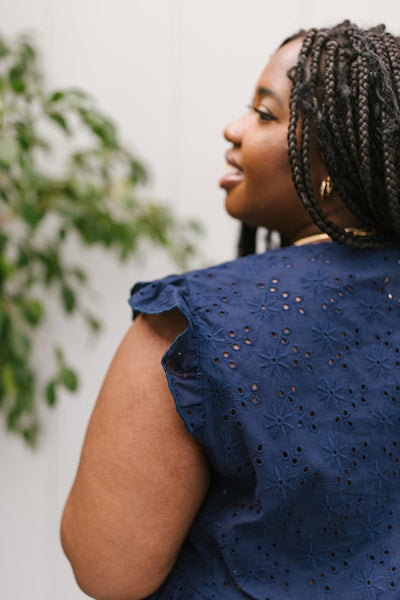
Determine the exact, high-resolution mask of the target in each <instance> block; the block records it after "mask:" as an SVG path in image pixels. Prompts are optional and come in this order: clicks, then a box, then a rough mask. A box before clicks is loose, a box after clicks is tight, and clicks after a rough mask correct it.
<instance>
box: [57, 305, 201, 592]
mask: <svg viewBox="0 0 400 600" xmlns="http://www.w3.org/2000/svg"><path fill="white" fill-rule="evenodd" d="M185 328H186V321H185V319H184V318H183V317H182V315H181V314H180V313H179V312H178V311H172V312H170V313H166V314H162V315H152V316H145V315H140V316H139V317H138V318H137V319H136V321H135V322H134V324H133V325H132V327H131V329H130V330H129V331H128V333H127V335H126V336H125V338H124V340H123V341H122V343H121V346H120V348H119V350H118V351H117V354H116V356H115V358H114V360H113V362H112V364H111V366H110V369H109V371H108V373H107V376H106V378H105V381H104V384H103V387H102V389H101V392H100V395H99V398H98V400H97V403H96V406H95V408H94V411H93V414H92V417H91V420H90V423H89V426H88V430H87V434H86V438H85V442H84V446H83V450H82V456H81V461H80V465H79V468H78V473H77V476H76V479H75V482H74V484H73V487H72V490H71V493H70V495H69V498H68V500H67V504H66V506H65V509H64V515H63V519H62V525H61V539H62V544H63V547H64V551H65V553H66V555H67V556H68V558H69V560H70V561H71V564H72V568H73V570H74V574H75V577H76V579H77V581H78V584H79V585H80V587H81V588H82V589H83V591H85V592H86V593H87V594H88V595H90V596H93V597H94V598H97V599H98V600H139V599H141V598H144V597H146V596H148V595H149V594H151V593H152V592H154V591H155V590H156V589H157V588H158V587H159V586H160V585H161V583H162V582H163V581H164V579H165V578H166V576H167V575H168V573H169V572H170V570H171V568H172V566H173V565H174V562H175V560H176V558H177V555H178V552H179V549H180V546H181V545H182V542H183V540H184V538H185V536H186V534H187V531H188V529H189V527H190V525H191V523H192V521H193V518H194V516H195V515H196V512H197V511H198V509H199V507H200V505H201V503H202V501H203V499H204V496H205V493H206V491H207V487H208V484H209V469H208V465H207V462H206V459H205V457H204V454H203V450H202V448H201V446H200V444H199V443H198V442H197V441H196V440H195V438H194V437H193V436H192V435H191V434H190V433H188V432H187V430H186V429H185V427H184V425H183V423H182V421H181V418H180V417H179V415H178V414H177V412H176V409H175V406H174V400H173V398H172V395H171V393H170V391H169V389H168V385H167V381H166V377H165V373H164V370H163V368H162V366H161V358H162V355H163V354H164V352H165V351H166V349H167V348H168V347H169V346H170V344H171V342H172V341H173V340H174V339H175V338H176V336H177V335H178V334H179V333H180V332H181V331H183V330H184V329H185Z"/></svg>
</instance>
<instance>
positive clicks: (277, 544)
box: [130, 243, 400, 600]
mask: <svg viewBox="0 0 400 600" xmlns="http://www.w3.org/2000/svg"><path fill="white" fill-rule="evenodd" d="M130 304H131V306H132V308H133V310H134V316H136V315H137V314H138V313H139V312H144V313H161V312H163V311H166V310H170V309H172V308H173V307H178V308H179V310H180V311H181V312H182V313H183V315H184V316H185V317H186V319H187V322H188V327H187V329H186V331H184V332H183V333H182V334H181V335H180V336H179V337H178V338H177V339H176V340H175V342H174V343H173V344H172V346H171V347H170V348H169V350H168V351H167V352H166V354H165V356H164V358H163V365H164V369H165V372H166V376H167V378H168V383H169V387H170V390H171V392H172V394H173V396H174V398H175V402H176V408H177V411H178V412H179V414H180V416H181V417H182V419H183V422H184V424H185V426H186V427H187V429H188V430H189V431H190V432H192V433H193V435H194V436H196V438H197V439H198V440H199V441H200V442H201V443H202V444H203V446H204V448H205V451H206V454H207V457H208V460H209V463H210V466H211V469H212V483H211V486H210V489H209V492H208V495H207V497H206V500H205V502H204V504H203V506H202V508H201V509H200V511H199V513H198V514H197V516H196V518H195V520H194V523H193V525H192V527H191V529H190V532H189V534H188V536H187V539H186V541H185V542H184V545H183V547H182V549H181V553H180V556H179V558H178V560H177V562H176V564H175V566H174V568H173V570H172V572H171V574H170V575H169V577H168V579H167V580H166V582H165V583H164V584H163V585H162V586H161V588H160V589H159V590H158V591H157V592H155V593H154V594H152V595H151V596H150V598H151V599H154V600H156V599H157V600H178V599H179V600H210V599H217V600H225V599H226V600H239V599H240V600H243V599H244V598H247V599H248V598H251V599H254V600H282V599H288V600H311V599H312V600H317V599H322V598H323V599H325V598H327V597H331V598H332V599H335V600H337V599H339V598H343V599H344V598H345V599H346V600H356V599H357V600H374V599H382V600H387V599H393V600H398V599H399V598H400V477H399V461H400V250H399V249H398V248H383V249H368V250H360V249H355V248H347V247H345V246H340V245H338V244H336V243H320V244H314V245H308V246H301V247H289V248H282V249H278V250H275V251H270V252H267V253H265V254H260V255H252V256H248V257H246V258H242V259H238V260H235V261H233V262H230V263H226V264H222V265H219V266H216V267H212V268H209V269H203V270H197V271H193V272H190V273H187V274H184V275H177V276H170V277H166V278H165V279H161V280H158V281H154V282H151V283H139V284H137V285H135V287H134V288H133V290H132V296H131V299H130Z"/></svg>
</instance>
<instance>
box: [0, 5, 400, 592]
mask: <svg viewBox="0 0 400 600" xmlns="http://www.w3.org/2000/svg"><path fill="white" fill-rule="evenodd" d="M396 6H397V8H396ZM0 9H1V20H0V31H1V32H2V33H5V34H12V33H14V32H17V31H21V30H26V29H30V30H32V31H33V32H35V34H36V39H37V41H38V43H39V46H40V48H41V49H42V53H43V61H44V67H45V73H46V76H47V81H48V85H49V87H51V88H53V87H56V86H69V85H74V86H79V87H83V88H85V89H87V90H89V91H90V92H92V93H93V94H94V96H95V97H96V98H98V100H99V104H100V106H101V107H102V109H103V110H104V111H105V112H107V113H108V114H109V115H111V116H112V117H113V118H114V120H115V121H116V122H117V123H118V124H119V126H120V129H121V131H122V133H123V138H124V139H125V140H126V142H127V143H128V144H129V145H130V146H131V147H132V148H133V149H134V150H136V151H137V153H138V155H139V156H140V157H141V158H142V159H143V160H144V161H145V162H146V163H147V164H148V165H149V166H150V167H151V170H152V173H153V183H152V187H151V189H150V192H151V194H152V195H153V196H156V197H158V198H162V199H165V200H169V201H171V202H172V203H173V205H174V206H175V207H176V209H177V210H178V211H179V212H180V214H181V215H191V216H197V217H198V218H199V219H200V220H202V221H203V222H205V224H206V226H207V235H206V236H205V238H204V239H203V242H202V257H201V259H200V260H201V261H202V263H203V264H210V263H214V262H215V263H216V262H220V261H223V260H228V259H230V258H232V257H233V256H234V247H235V240H236V234H237V225H236V223H234V222H233V221H232V220H231V219H229V217H227V216H226V215H224V210H223V193H222V192H221V191H220V190H219V189H218V187H217V181H218V178H219V175H220V171H221V166H222V164H223V162H224V160H223V154H224V151H225V149H226V148H227V147H228V145H227V144H226V143H225V142H224V141H223V139H222V135H221V131H222V129H223V127H224V125H225V124H226V123H228V122H229V121H230V120H232V119H234V118H235V117H237V116H239V115H240V114H241V113H242V111H244V110H245V106H246V105H247V104H248V102H249V101H250V99H251V95H252V90H253V86H254V83H255V81H256V78H257V76H258V74H259V72H260V71H261V69H262V67H263V66H264V63H265V62H266V61H267V59H268V57H269V55H270V54H271V53H272V52H273V50H274V49H275V48H276V47H277V45H278V44H279V42H280V41H281V40H283V39H284V37H286V36H287V35H289V34H291V33H293V32H294V31H296V30H297V29H299V28H300V27H306V28H308V27H310V26H313V25H318V26H320V25H325V24H334V23H335V22H338V21H339V20H343V19H344V18H350V19H353V20H354V21H355V22H357V23H358V24H361V25H368V24H375V23H378V22H385V23H386V24H387V25H388V27H389V29H390V30H392V31H393V32H394V33H399V32H400V5H398V4H396V3H394V2H392V1H391V0H380V2H379V3H372V4H371V5H369V4H367V3H366V2H365V0H351V2H349V0H336V1H335V2H334V3H333V2H324V1H323V0H302V1H299V0H281V1H280V2H272V1H268V0H246V1H245V0H113V2H109V1H108V0H34V1H32V0H0ZM75 255H76V258H77V259H78V260H80V261H81V262H82V263H84V264H85V265H86V266H87V268H88V269H89V270H90V271H91V273H92V279H91V284H92V285H91V287H92V289H93V290H96V294H92V295H90V296H89V297H88V298H89V301H90V302H91V303H92V305H93V308H94V309H95V310H97V311H98V313H99V314H100V315H101V316H102V318H103V320H104V322H105V330H104V332H103V335H102V336H101V337H100V339H98V340H91V339H89V338H88V335H87V334H86V333H85V331H84V329H83V328H82V324H81V323H79V322H70V321H69V322H68V323H63V322H59V321H58V320H57V321H56V320H55V317H53V321H50V322H49V329H51V330H52V333H53V334H54V335H55V336H56V337H57V338H58V339H60V340H62V341H63V343H64V345H65V346H66V347H67V349H68V357H69V359H70V360H71V362H72V363H73V364H74V365H75V366H76V367H77V368H78V370H79V372H80V374H81V379H82V385H81V388H80V393H79V394H77V395H75V396H69V395H67V394H65V395H64V397H63V398H62V399H61V402H60V403H59V405H58V407H57V409H56V410H55V411H54V412H52V413H49V412H45V413H44V419H45V429H44V433H43V436H42V440H41V443H40V446H39V448H38V450H37V451H35V452H32V451H30V450H27V449H26V448H24V447H23V446H22V443H21V442H20V441H19V440H16V439H14V438H13V437H11V436H10V435H8V434H7V433H6V432H5V431H1V432H0V455H1V460H0V486H1V488H0V489H1V494H0V600H79V599H83V598H87V596H86V595H85V594H83V593H82V592H81V591H80V590H79V589H78V587H77V586H76V584H75V581H74V579H73V575H72V572H71V570H70V568H69V564H68V562H67V561H66V559H65V558H64V556H63V554H62V551H61V548H60V545H59V540H58V527H59V520H60V515H61V511H62V506H63V503H64V501H65V498H66V495H67V492H68V489H69V487H70V485H71V483H72V479H73V476H74V473H75V470H76V466H77V462H78V458H79V453H80V448H81V444H82V439H83V435H84V431H85V427H86V424H87V421H88V418H89V415H90V412H91V409H92V406H93V403H94V401H95V398H96V395H97V392H98V389H99V387H100V384H101V380H102V378H103V376H104V373H105V371H106V368H107V365H108V363H109V362H110V359H111V357H112V355H113V353H114V351H115V348H116V346H117V344H118V342H119V340H120V339H121V337H122V336H123V334H124V332H125V331H126V329H127V327H128V326H129V323H130V312H129V309H128V306H127V303H126V298H127V295H128V291H129V287H130V285H131V284H132V283H133V282H134V281H136V280H138V279H150V278H153V277H156V276H160V275H163V274H167V273H168V272H169V271H171V270H172V269H173V268H174V267H173V266H172V265H171V264H170V263H169V262H168V260H166V259H165V258H163V257H161V256H160V255H159V254H156V253H154V254H153V253H152V256H149V257H148V258H147V260H146V261H145V263H144V264H143V261H142V260H141V261H140V263H141V264H140V265H139V261H136V262H135V260H132V261H131V262H130V264H129V265H127V266H124V267H122V266H121V265H119V264H118V263H117V262H116V261H114V260H112V259H110V258H109V257H105V256H104V255H103V254H102V253H101V252H93V251H92V252H90V253H89V254H87V255H85V256H79V255H78V249H76V250H75Z"/></svg>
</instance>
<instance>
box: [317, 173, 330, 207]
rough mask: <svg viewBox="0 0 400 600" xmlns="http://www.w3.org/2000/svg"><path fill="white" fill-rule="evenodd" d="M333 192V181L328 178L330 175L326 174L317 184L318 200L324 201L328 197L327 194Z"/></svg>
mask: <svg viewBox="0 0 400 600" xmlns="http://www.w3.org/2000/svg"><path fill="white" fill-rule="evenodd" d="M332 192H333V182H332V179H331V178H330V175H328V176H327V177H326V178H325V179H323V180H322V181H321V185H320V186H319V199H320V202H321V203H322V202H325V200H327V199H328V198H329V196H330V195H331V194H332Z"/></svg>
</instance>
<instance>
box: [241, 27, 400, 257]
mask: <svg viewBox="0 0 400 600" xmlns="http://www.w3.org/2000/svg"><path fill="white" fill-rule="evenodd" d="M296 38H303V44H302V48H301V50H300V53H299V58H298V62H297V65H296V66H295V67H294V68H293V69H292V70H291V72H290V73H289V74H288V76H289V78H290V79H291V81H292V90H291V96H290V121H289V129H288V146H289V162H290V166H291V170H292V177H293V182H294V185H295V188H296V191H297V193H298V196H299V198H300V200H301V201H302V203H303V205H304V207H305V208H306V210H307V211H308V213H309V214H310V216H311V218H312V219H313V221H314V223H315V224H316V225H317V226H318V228H319V229H321V231H323V232H325V233H327V234H328V235H329V236H330V237H331V238H332V239H333V240H335V241H337V242H340V243H343V244H348V245H351V246H357V247H367V246H382V245H385V244H388V243H396V242H397V243H400V106H399V105H400V43H399V41H398V39H397V38H395V37H394V36H393V35H391V34H390V33H388V32H387V31H386V30H385V26H384V25H379V26H377V27H373V28H371V29H360V28H358V27H357V26H356V25H354V24H352V23H350V21H344V22H343V23H340V24H339V25H337V26H335V27H331V28H324V29H311V30H309V31H300V32H298V33H297V34H295V35H294V36H292V37H290V38H288V39H287V40H285V41H284V42H283V44H282V46H283V45H285V44H286V43H288V42H290V41H292V40H294V39H296ZM299 132H300V140H298V137H299ZM315 140H317V142H318V147H319V152H320V154H321V156H322V159H323V161H324V162H325V165H326V167H327V170H328V173H329V175H330V177H331V179H332V182H333V186H334V189H335V190H336V192H337V193H338V195H339V197H340V198H341V200H342V201H343V203H344V204H345V205H346V206H347V208H348V209H349V210H350V211H351V212H352V213H353V214H354V215H356V216H357V217H358V218H359V219H360V220H361V221H362V222H363V223H364V224H365V226H366V228H367V230H369V231H370V233H367V234H366V235H362V236H360V235H357V234H356V233H354V232H353V231H352V230H351V229H350V230H346V229H343V228H341V227H339V226H338V225H336V224H335V223H333V222H332V221H331V220H330V219H329V218H328V217H327V216H326V215H325V214H324V211H323V210H322V208H321V205H320V202H319V199H318V198H316V197H315V194H314V192H313V188H312V183H311V159H310V148H311V145H312V143H313V141H314V142H315ZM254 241H255V230H254V228H250V227H249V226H247V225H245V224H244V225H243V226H242V232H241V238H240V243H239V254H240V255H241V256H243V255H244V254H248V253H250V252H254V250H255V243H254Z"/></svg>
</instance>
